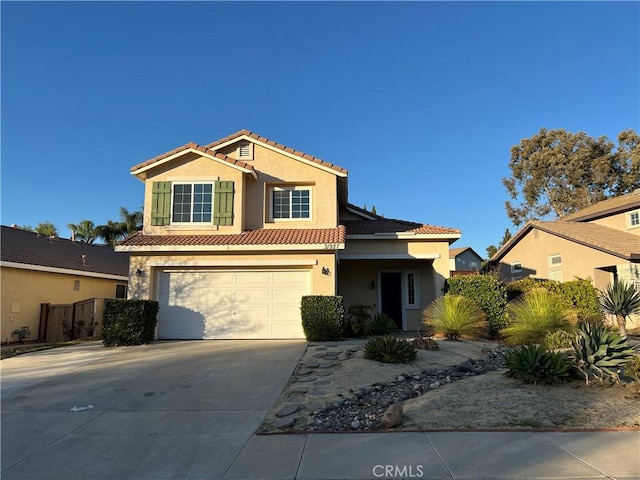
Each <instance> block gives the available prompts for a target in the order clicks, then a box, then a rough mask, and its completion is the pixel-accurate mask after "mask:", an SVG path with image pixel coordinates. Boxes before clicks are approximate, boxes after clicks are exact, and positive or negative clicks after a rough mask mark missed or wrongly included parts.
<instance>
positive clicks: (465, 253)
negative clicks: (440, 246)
mask: <svg viewBox="0 0 640 480" xmlns="http://www.w3.org/2000/svg"><path fill="white" fill-rule="evenodd" d="M481 266H482V257H481V256H480V255H478V254H477V253H476V251H475V250H474V249H473V248H471V247H460V248H450V249H449V270H451V274H452V275H453V274H454V272H458V273H468V272H477V271H479V270H480V267H481Z"/></svg>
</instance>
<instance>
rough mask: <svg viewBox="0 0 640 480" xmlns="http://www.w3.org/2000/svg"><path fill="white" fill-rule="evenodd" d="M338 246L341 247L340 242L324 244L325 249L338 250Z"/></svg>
mask: <svg viewBox="0 0 640 480" xmlns="http://www.w3.org/2000/svg"><path fill="white" fill-rule="evenodd" d="M338 247H340V244H339V243H325V244H324V249H325V250H337V249H338Z"/></svg>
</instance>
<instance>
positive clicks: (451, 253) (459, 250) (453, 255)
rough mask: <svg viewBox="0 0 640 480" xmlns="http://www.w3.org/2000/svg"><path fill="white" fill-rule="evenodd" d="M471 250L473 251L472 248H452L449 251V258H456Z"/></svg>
mask: <svg viewBox="0 0 640 480" xmlns="http://www.w3.org/2000/svg"><path fill="white" fill-rule="evenodd" d="M470 249H471V247H460V248H450V249H449V258H456V257H457V256H458V255H460V254H461V253H463V252H466V251H467V250H470ZM472 251H473V250H472ZM474 253H475V252H474Z"/></svg>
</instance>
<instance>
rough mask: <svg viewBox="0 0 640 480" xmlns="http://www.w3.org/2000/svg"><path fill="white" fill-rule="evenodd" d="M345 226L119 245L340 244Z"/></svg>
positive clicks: (141, 238) (152, 238)
mask: <svg viewBox="0 0 640 480" xmlns="http://www.w3.org/2000/svg"><path fill="white" fill-rule="evenodd" d="M344 241H345V229H344V227H343V226H338V227H337V228H314V229H301V228H286V229H259V230H247V231H245V232H242V233H239V234H232V235H225V234H222V235H143V234H141V233H138V234H137V235H134V236H131V237H129V238H127V239H126V240H125V241H123V242H122V243H120V244H119V246H124V247H141V246H203V245H206V246H227V245H255V246H260V245H314V244H324V243H344Z"/></svg>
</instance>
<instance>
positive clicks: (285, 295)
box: [158, 270, 311, 339]
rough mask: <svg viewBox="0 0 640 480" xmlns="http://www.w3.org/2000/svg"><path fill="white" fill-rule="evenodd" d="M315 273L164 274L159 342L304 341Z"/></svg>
mask: <svg viewBox="0 0 640 480" xmlns="http://www.w3.org/2000/svg"><path fill="white" fill-rule="evenodd" d="M310 278H311V275H310V271H309V270H286V271H285V270H281V271H276V270H271V271H268V270H264V271H246V270H239V271H223V272H212V271H206V272H205V271H193V272H183V271H181V272H170V271H169V272H163V273H162V274H161V275H160V280H159V289H158V292H159V302H160V305H161V308H160V315H159V322H158V336H159V338H167V339H177V338H304V333H303V331H302V324H301V323H302V321H301V318H300V299H301V297H302V296H303V295H306V294H308V293H309V291H310V284H311V281H310Z"/></svg>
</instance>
